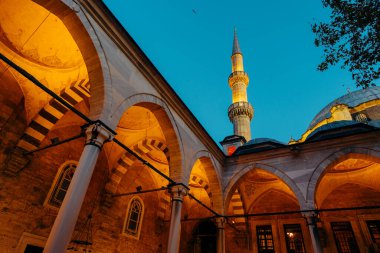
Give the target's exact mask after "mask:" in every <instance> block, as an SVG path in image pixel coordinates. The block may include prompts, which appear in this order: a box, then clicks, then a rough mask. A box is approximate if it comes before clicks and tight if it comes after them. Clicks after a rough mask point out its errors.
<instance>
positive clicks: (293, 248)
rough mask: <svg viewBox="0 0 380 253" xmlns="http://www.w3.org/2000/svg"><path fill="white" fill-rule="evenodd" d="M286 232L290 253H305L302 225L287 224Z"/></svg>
mask: <svg viewBox="0 0 380 253" xmlns="http://www.w3.org/2000/svg"><path fill="white" fill-rule="evenodd" d="M284 230H285V240H286V249H287V251H288V253H305V252H306V251H305V246H304V242H303V237H302V229H301V225H300V224H286V225H284Z"/></svg>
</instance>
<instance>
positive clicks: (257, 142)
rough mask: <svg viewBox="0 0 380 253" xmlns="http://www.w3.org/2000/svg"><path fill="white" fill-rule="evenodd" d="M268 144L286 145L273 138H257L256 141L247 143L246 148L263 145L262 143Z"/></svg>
mask: <svg viewBox="0 0 380 253" xmlns="http://www.w3.org/2000/svg"><path fill="white" fill-rule="evenodd" d="M266 142H271V143H276V144H281V145H285V144H284V143H282V142H280V141H278V140H275V139H271V138H255V139H252V140H250V141H249V142H247V143H245V144H244V146H248V145H257V144H262V143H266Z"/></svg>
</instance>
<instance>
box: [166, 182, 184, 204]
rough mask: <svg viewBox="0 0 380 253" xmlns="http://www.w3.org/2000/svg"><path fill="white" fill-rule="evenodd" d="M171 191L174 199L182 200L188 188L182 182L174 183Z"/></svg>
mask: <svg viewBox="0 0 380 253" xmlns="http://www.w3.org/2000/svg"><path fill="white" fill-rule="evenodd" d="M169 193H170V195H171V196H172V198H173V201H181V202H182V200H183V197H184V196H186V195H187V193H188V189H187V188H186V187H185V186H184V185H181V184H178V185H174V186H172V187H170V188H169Z"/></svg>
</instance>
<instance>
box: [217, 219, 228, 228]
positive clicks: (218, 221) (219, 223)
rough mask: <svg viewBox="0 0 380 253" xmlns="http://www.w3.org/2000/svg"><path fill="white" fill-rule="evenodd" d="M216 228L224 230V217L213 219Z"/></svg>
mask: <svg viewBox="0 0 380 253" xmlns="http://www.w3.org/2000/svg"><path fill="white" fill-rule="evenodd" d="M215 223H216V228H217V229H224V224H225V223H226V218H224V217H216V218H215Z"/></svg>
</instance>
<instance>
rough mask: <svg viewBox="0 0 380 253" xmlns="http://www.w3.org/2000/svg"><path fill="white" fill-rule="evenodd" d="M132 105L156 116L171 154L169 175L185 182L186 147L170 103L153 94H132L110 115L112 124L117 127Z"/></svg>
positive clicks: (177, 180) (175, 179)
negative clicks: (169, 105)
mask: <svg viewBox="0 0 380 253" xmlns="http://www.w3.org/2000/svg"><path fill="white" fill-rule="evenodd" d="M132 106H141V107H143V108H146V109H148V110H150V111H151V112H152V113H153V115H154V116H155V117H156V119H157V121H158V124H159V125H160V128H161V129H162V132H163V135H164V136H165V140H166V145H167V147H168V152H169V155H170V160H169V161H168V162H169V168H170V169H169V176H170V177H171V178H172V179H173V180H174V181H176V182H183V181H184V180H183V179H184V177H185V175H184V168H185V161H184V156H183V154H184V148H183V143H182V140H181V135H180V131H179V129H178V126H177V123H176V121H175V119H174V116H173V114H172V113H171V111H170V109H169V107H168V105H167V104H166V103H165V101H163V100H162V99H161V98H159V97H157V96H154V95H152V94H147V93H140V94H135V95H132V96H130V97H128V98H126V99H125V100H124V101H123V102H122V103H120V105H119V106H118V107H117V108H116V109H115V111H114V112H113V113H112V114H110V115H109V121H112V125H111V126H112V127H116V126H117V124H118V123H119V121H120V119H121V118H122V116H123V114H124V112H126V111H127V110H128V109H129V108H130V107H132Z"/></svg>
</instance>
